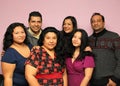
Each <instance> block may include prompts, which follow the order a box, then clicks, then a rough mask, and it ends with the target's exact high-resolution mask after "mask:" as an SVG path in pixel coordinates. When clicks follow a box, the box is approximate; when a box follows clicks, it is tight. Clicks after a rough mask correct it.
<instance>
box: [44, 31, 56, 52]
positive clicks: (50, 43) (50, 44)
mask: <svg viewBox="0 0 120 86" xmlns="http://www.w3.org/2000/svg"><path fill="white" fill-rule="evenodd" d="M56 45H57V35H56V34H55V33H54V32H48V33H46V35H45V37H44V40H43V46H44V47H45V48H47V49H48V50H54V48H55V47H56Z"/></svg>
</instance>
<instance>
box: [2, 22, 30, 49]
mask: <svg viewBox="0 0 120 86" xmlns="http://www.w3.org/2000/svg"><path fill="white" fill-rule="evenodd" d="M18 26H20V27H22V28H23V29H24V31H25V34H26V38H25V40H24V43H25V44H29V41H28V39H27V32H26V27H25V25H24V24H23V23H19V22H15V23H12V24H10V25H9V26H8V28H7V30H6V32H5V34H4V39H3V50H4V51H6V49H7V48H9V47H10V46H11V45H12V44H13V31H14V29H15V28H16V27H18Z"/></svg>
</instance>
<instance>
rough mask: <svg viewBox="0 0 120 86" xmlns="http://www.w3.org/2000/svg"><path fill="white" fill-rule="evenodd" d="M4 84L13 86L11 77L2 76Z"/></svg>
mask: <svg viewBox="0 0 120 86" xmlns="http://www.w3.org/2000/svg"><path fill="white" fill-rule="evenodd" d="M4 86H13V80H12V78H4Z"/></svg>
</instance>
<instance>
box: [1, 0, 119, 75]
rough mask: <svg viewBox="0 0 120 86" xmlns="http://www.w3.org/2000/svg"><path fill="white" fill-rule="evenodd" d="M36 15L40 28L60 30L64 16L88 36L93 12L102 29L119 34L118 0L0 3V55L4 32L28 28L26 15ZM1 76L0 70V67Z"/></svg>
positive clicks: (12, 1) (2, 0)
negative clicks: (13, 27)
mask: <svg viewBox="0 0 120 86" xmlns="http://www.w3.org/2000/svg"><path fill="white" fill-rule="evenodd" d="M31 11H39V12H41V14H42V15H43V26H42V28H44V27H47V26H55V27H56V28H58V29H59V30H61V26H62V21H63V19H64V18H65V17H66V16H69V15H72V16H75V17H76V19H77V22H78V27H79V28H83V29H85V30H86V31H87V32H88V34H89V35H90V34H91V33H92V29H91V27H90V22H89V20H90V17H91V15H92V14H93V13H94V12H100V13H101V14H103V15H104V16H105V19H106V28H107V29H109V30H111V31H114V32H117V33H119V34H120V30H119V29H120V21H119V20H120V0H1V1H0V20H1V21H0V30H1V31H0V52H1V51H2V40H3V35H4V33H5V31H6V28H7V27H8V25H9V24H11V23H13V22H23V23H24V24H25V25H26V26H28V22H27V20H28V15H29V13H30V12H31ZM0 73H1V66H0Z"/></svg>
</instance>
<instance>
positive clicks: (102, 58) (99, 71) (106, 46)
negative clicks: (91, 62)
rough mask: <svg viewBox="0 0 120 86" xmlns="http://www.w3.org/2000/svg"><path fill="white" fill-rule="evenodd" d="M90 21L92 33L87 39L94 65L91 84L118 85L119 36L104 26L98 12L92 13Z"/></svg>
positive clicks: (119, 63) (101, 16) (119, 81)
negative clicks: (93, 55) (93, 56)
mask: <svg viewBox="0 0 120 86" xmlns="http://www.w3.org/2000/svg"><path fill="white" fill-rule="evenodd" d="M90 21H91V27H92V29H93V34H92V35H91V36H90V37H89V40H90V46H91V48H92V49H93V53H94V54H95V65H96V67H95V69H94V72H93V76H92V79H91V86H120V36H119V35H118V34H117V33H115V32H112V31H108V30H107V29H106V28H105V27H104V25H105V19H104V16H103V15H101V14H100V13H94V14H93V15H92V17H91V20H90Z"/></svg>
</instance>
